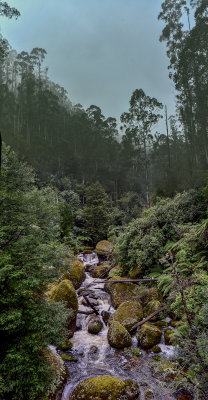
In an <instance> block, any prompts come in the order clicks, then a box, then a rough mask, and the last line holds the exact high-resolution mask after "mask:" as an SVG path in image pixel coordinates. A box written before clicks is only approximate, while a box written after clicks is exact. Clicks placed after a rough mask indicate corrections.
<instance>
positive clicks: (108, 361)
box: [62, 253, 174, 400]
mask: <svg viewBox="0 0 208 400" xmlns="http://www.w3.org/2000/svg"><path fill="white" fill-rule="evenodd" d="M78 258H79V259H80V260H82V262H83V264H84V266H88V267H90V266H92V267H94V266H96V265H97V263H98V262H99V260H98V258H97V255H96V253H92V254H88V255H84V256H83V255H80V256H79V257H78ZM101 280H102V279H100V278H99V281H101ZM84 293H87V296H88V298H89V300H90V301H91V302H92V303H93V304H94V305H95V306H96V308H97V310H98V311H99V314H100V316H101V313H102V311H109V312H110V313H111V314H113V313H114V311H115V310H114V309H113V308H112V307H111V306H110V296H109V294H108V293H106V292H105V291H104V282H103V283H102V284H101V283H98V284H96V280H95V279H93V278H92V277H91V275H90V273H89V272H87V273H86V279H85V281H84V282H83V284H82V286H81V288H80V289H78V290H77V295H78V300H79V311H84V312H89V311H91V309H90V308H89V307H88V306H87V305H86V302H85V299H84V297H83V295H82V294H84ZM89 319H90V315H89V316H88V315H85V314H78V316H77V329H76V332H75V333H74V336H73V338H72V339H71V342H72V344H73V354H74V355H75V356H76V357H77V360H78V361H77V362H67V363H66V365H67V368H68V370H69V379H68V382H67V384H66V386H65V388H64V391H63V394H62V400H69V399H70V396H71V394H72V392H73V390H74V388H75V387H76V386H77V385H78V383H79V382H80V381H82V380H84V379H87V378H92V377H97V376H105V375H111V376H114V377H116V378H120V379H133V380H136V381H137V382H138V383H139V384H140V388H141V400H143V399H144V390H145V388H147V387H148V388H152V389H153V391H154V394H155V399H156V400H172V399H174V397H171V395H170V394H169V393H168V390H165V389H164V388H162V386H161V384H160V382H159V381H158V380H157V379H156V378H155V377H154V370H153V368H152V365H153V358H152V357H153V356H154V354H153V353H151V352H147V351H144V350H142V349H140V351H141V356H140V357H136V356H134V355H132V354H129V352H127V351H123V350H116V349H113V348H112V347H110V345H109V344H108V340H107V332H108V327H107V326H106V324H105V322H104V321H103V320H102V322H103V328H102V330H101V332H100V333H99V334H97V335H93V334H90V333H88V330H87V325H88V321H89ZM101 319H102V317H101ZM132 340H133V345H132V348H134V349H138V347H137V340H136V337H133V338H132ZM160 347H161V349H162V357H164V358H173V357H174V347H173V346H166V345H165V344H164V336H163V338H162V342H161V344H160ZM160 357H161V353H160ZM118 400H119V399H118Z"/></svg>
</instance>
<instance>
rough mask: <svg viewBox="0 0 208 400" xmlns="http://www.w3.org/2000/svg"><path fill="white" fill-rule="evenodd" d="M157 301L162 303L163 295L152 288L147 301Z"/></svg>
mask: <svg viewBox="0 0 208 400" xmlns="http://www.w3.org/2000/svg"><path fill="white" fill-rule="evenodd" d="M151 300H158V301H160V303H162V302H163V295H162V293H161V291H160V290H159V289H158V288H157V287H152V288H150V289H149V301H151Z"/></svg>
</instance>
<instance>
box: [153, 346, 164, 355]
mask: <svg viewBox="0 0 208 400" xmlns="http://www.w3.org/2000/svg"><path fill="white" fill-rule="evenodd" d="M151 351H152V352H153V353H155V354H157V353H161V351H162V350H161V348H160V346H153V347H152V349H151Z"/></svg>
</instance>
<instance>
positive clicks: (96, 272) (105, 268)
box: [92, 264, 110, 278]
mask: <svg viewBox="0 0 208 400" xmlns="http://www.w3.org/2000/svg"><path fill="white" fill-rule="evenodd" d="M109 269H110V265H107V264H104V265H97V267H95V268H94V269H93V271H92V277H93V278H99V277H100V276H102V278H105V277H106V276H107V275H108V272H109Z"/></svg>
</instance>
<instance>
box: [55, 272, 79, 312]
mask: <svg viewBox="0 0 208 400" xmlns="http://www.w3.org/2000/svg"><path fill="white" fill-rule="evenodd" d="M48 299H49V301H57V302H58V301H64V302H65V304H66V307H67V308H69V309H70V310H71V311H72V318H74V317H76V314H77V311H78V299H77V295H76V291H75V289H74V286H73V284H72V282H71V281H69V280H68V279H64V280H63V281H61V282H60V283H59V284H57V285H55V286H53V287H52V288H51V290H50V291H49V292H48Z"/></svg>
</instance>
